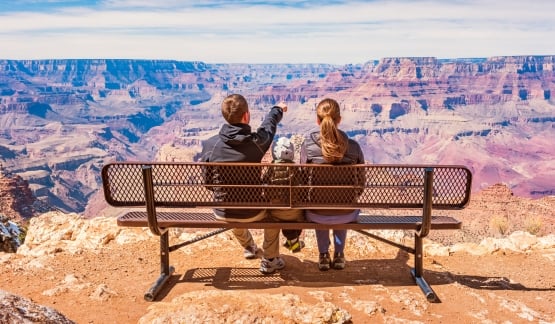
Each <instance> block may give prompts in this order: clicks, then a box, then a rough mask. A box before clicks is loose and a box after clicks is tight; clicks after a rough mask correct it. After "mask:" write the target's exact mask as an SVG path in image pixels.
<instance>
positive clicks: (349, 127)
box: [0, 56, 555, 216]
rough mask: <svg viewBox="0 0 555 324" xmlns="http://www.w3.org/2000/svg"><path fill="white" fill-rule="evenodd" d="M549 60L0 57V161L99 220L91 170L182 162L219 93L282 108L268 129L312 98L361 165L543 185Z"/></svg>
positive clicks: (215, 110)
mask: <svg viewBox="0 0 555 324" xmlns="http://www.w3.org/2000/svg"><path fill="white" fill-rule="evenodd" d="M554 64H555V56H507V57H491V58H471V59H437V58H433V57H414V58H411V57H399V58H382V59H380V60H376V61H369V62H367V63H365V64H360V65H344V66H336V65H326V64H206V63H203V62H179V61H147V60H100V59H82V60H27V61H25V60H21V61H13V60H0V163H2V168H3V169H4V170H6V172H10V173H13V174H16V175H18V176H19V177H21V179H23V180H24V181H26V182H27V183H28V185H29V188H30V189H31V191H32V193H33V194H34V195H35V196H36V197H37V198H38V199H39V200H41V201H43V202H45V203H48V204H49V205H51V206H54V207H56V208H58V209H61V210H64V211H67V212H78V213H84V214H86V215H89V216H97V215H98V213H99V212H100V211H101V210H102V209H103V206H104V205H103V199H102V193H101V179H100V169H101V168H102V166H103V165H104V164H105V163H107V162H109V161H115V160H148V159H156V160H162V161H179V160H184V161H188V160H194V159H196V154H197V152H198V151H199V150H200V143H201V141H202V140H203V139H205V138H207V137H209V136H211V135H214V134H215V133H217V131H218V129H219V127H220V126H221V123H222V118H221V114H220V103H221V101H222V99H223V98H224V97H225V96H226V95H228V94H230V93H241V94H243V95H245V97H246V98H247V100H248V102H249V105H250V108H251V113H252V118H251V120H252V122H251V124H252V126H253V127H257V126H258V124H259V122H260V121H261V118H262V117H263V114H264V113H265V112H266V111H267V110H268V108H269V107H270V106H272V105H273V104H275V103H277V102H278V101H281V100H285V101H286V102H287V103H288V105H289V107H290V109H289V111H288V112H287V113H286V115H285V116H284V119H283V120H282V123H281V124H280V127H279V130H278V135H283V136H292V135H297V134H304V133H306V132H308V131H309V130H310V129H311V128H313V127H314V126H316V124H315V121H314V119H315V116H314V107H315V105H316V104H317V102H318V101H319V100H321V99H322V98H324V97H332V98H335V99H337V100H338V101H339V102H340V104H341V107H342V109H343V111H342V114H343V120H342V124H341V128H342V129H344V130H346V131H348V133H349V135H350V136H351V137H352V138H354V139H356V140H357V141H358V142H359V143H360V144H361V146H362V148H363V150H364V153H365V157H366V160H367V162H368V163H415V164H424V163H425V164H428V163H429V164H436V163H442V164H463V165H466V166H468V167H470V168H471V170H472V172H473V173H474V184H473V190H474V191H480V190H481V189H483V188H486V187H489V186H491V185H493V184H496V183H504V184H505V185H507V186H508V187H509V188H510V189H511V190H512V191H513V192H514V193H515V194H516V195H519V196H524V197H533V198H539V197H542V196H546V195H553V194H554V191H555V187H554V185H553V183H555V181H554V180H555V167H554V166H553V164H552V159H553V156H554V155H555V146H553V144H552V139H553V138H555V136H554V135H555V126H554V120H555V111H554V107H555V101H554V99H553V98H552V94H553V93H554V92H555V68H554Z"/></svg>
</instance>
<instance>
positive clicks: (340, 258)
mask: <svg viewBox="0 0 555 324" xmlns="http://www.w3.org/2000/svg"><path fill="white" fill-rule="evenodd" d="M332 265H333V268H334V269H337V270H343V269H345V255H344V254H343V253H338V252H335V253H334V255H333V262H332Z"/></svg>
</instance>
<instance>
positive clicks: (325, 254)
mask: <svg viewBox="0 0 555 324" xmlns="http://www.w3.org/2000/svg"><path fill="white" fill-rule="evenodd" d="M221 108H222V115H223V117H224V119H225V120H226V122H227V123H226V124H224V125H223V126H222V127H221V129H220V132H219V134H217V135H215V136H213V137H211V138H209V139H208V140H206V141H205V142H203V145H202V147H203V148H202V153H201V161H203V162H261V161H262V158H263V157H264V155H265V154H266V152H267V151H268V150H269V149H270V146H271V145H272V143H273V140H274V136H275V134H276V130H277V125H278V123H279V122H280V121H281V119H282V117H283V113H285V112H286V111H287V105H286V104H285V103H283V102H282V103H279V104H278V105H275V106H273V107H272V108H271V109H270V111H269V112H268V114H267V115H266V117H265V118H264V120H263V122H262V124H261V125H260V127H259V128H258V129H257V130H256V132H253V131H252V130H251V126H250V125H249V123H250V112H249V108H248V104H247V101H246V100H245V98H244V97H243V96H241V95H238V94H233V95H230V96H228V97H226V98H225V99H224V101H223V102H222V107H221ZM340 121H341V113H340V107H339V104H338V103H337V102H336V101H335V100H333V99H324V100H322V101H321V102H320V103H319V104H318V106H317V109H316V123H317V125H318V126H319V129H318V130H315V131H314V132H310V133H309V134H307V135H306V136H305V138H304V141H303V143H302V146H301V153H300V161H299V162H300V163H318V164H362V163H364V156H363V153H362V150H361V148H360V146H359V145H358V143H356V142H355V141H354V140H351V139H349V138H348V137H347V135H346V134H345V133H344V132H343V131H341V130H340V129H339V128H338V124H339V123H340ZM283 144H284V140H281V142H279V141H278V142H277V144H276V146H275V147H274V150H272V152H273V153H274V160H275V162H279V161H278V160H280V159H283V158H287V159H288V160H290V161H293V158H294V150H293V149H292V145H287V143H285V145H286V146H287V147H288V149H289V150H290V151H291V154H290V156H289V155H288V154H289V153H285V155H282V153H283ZM276 154H277V155H276ZM289 157H291V158H290V159H289ZM358 213H359V210H358V209H356V210H307V211H306V212H305V215H303V211H302V210H283V211H280V210H254V209H214V214H215V216H216V218H217V219H220V220H224V221H228V222H254V221H258V220H262V219H264V218H266V217H267V216H268V214H270V216H271V217H274V218H277V219H279V220H284V221H295V220H299V219H302V218H303V216H304V217H306V219H307V220H309V221H312V222H316V223H324V224H339V223H350V222H353V221H355V220H356V219H357V217H358ZM232 231H233V234H234V235H235V237H236V238H237V240H238V241H239V243H240V244H241V246H242V247H243V248H244V254H245V257H246V258H256V256H257V252H258V248H257V245H256V243H255V242H254V240H253V237H252V235H251V233H250V231H249V230H248V229H240V228H236V229H233V230H232ZM279 234H280V230H279V229H265V230H264V242H263V245H262V248H263V258H262V260H261V262H260V271H261V272H262V273H264V274H271V273H273V272H274V271H275V270H280V269H283V268H284V267H285V261H284V260H283V259H282V258H281V257H280V256H279ZM299 234H300V230H296V231H292V232H287V231H285V232H284V235H286V237H287V239H288V240H287V243H288V245H289V246H291V247H293V248H296V245H295V243H297V242H298V244H301V243H300V240H299V238H298V236H299ZM346 237H347V230H334V231H333V242H334V258H333V259H331V257H330V253H329V246H330V238H329V231H328V230H316V239H317V243H318V251H319V253H320V257H319V262H318V268H319V269H320V270H328V269H330V268H331V267H333V268H335V269H343V268H344V267H345V256H344V248H345V241H346ZM287 243H286V244H287ZM299 248H300V246H299Z"/></svg>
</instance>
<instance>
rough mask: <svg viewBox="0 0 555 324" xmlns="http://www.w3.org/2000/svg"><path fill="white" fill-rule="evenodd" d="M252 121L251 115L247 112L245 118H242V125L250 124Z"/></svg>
mask: <svg viewBox="0 0 555 324" xmlns="http://www.w3.org/2000/svg"><path fill="white" fill-rule="evenodd" d="M250 121H251V114H250V113H249V111H248V110H247V111H245V113H244V114H243V117H242V118H241V123H243V124H248V123H250Z"/></svg>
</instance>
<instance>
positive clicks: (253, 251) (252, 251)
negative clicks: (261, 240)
mask: <svg viewBox="0 0 555 324" xmlns="http://www.w3.org/2000/svg"><path fill="white" fill-rule="evenodd" d="M257 254H258V247H257V246H256V244H252V245H249V246H247V247H246V248H245V251H244V252H243V255H244V256H245V259H249V260H251V259H256V257H257Z"/></svg>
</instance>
